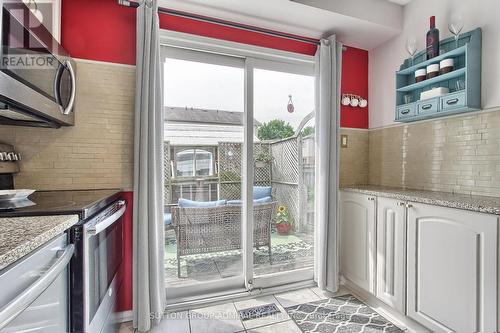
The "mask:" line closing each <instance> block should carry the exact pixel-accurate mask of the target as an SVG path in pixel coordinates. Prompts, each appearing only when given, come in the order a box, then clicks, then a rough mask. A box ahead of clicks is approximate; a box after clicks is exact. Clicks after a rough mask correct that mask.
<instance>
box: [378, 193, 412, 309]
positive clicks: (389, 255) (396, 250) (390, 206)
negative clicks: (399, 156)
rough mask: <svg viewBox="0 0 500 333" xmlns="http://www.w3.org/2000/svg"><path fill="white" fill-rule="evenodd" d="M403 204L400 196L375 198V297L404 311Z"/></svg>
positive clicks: (404, 242) (404, 239)
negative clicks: (396, 197)
mask: <svg viewBox="0 0 500 333" xmlns="http://www.w3.org/2000/svg"><path fill="white" fill-rule="evenodd" d="M405 271H406V208H405V207H404V202H402V201H400V200H394V199H388V198H380V197H379V198H377V297H378V298H379V299H380V300H382V301H383V302H385V303H386V304H388V305H390V306H391V307H393V308H395V309H396V310H398V311H399V312H401V313H404V311H405V300H406V297H405V280H406V278H405V277H406V274H405V273H406V272H405Z"/></svg>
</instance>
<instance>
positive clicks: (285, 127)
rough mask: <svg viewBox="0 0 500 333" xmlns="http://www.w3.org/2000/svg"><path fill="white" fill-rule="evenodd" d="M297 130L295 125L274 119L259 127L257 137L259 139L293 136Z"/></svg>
mask: <svg viewBox="0 0 500 333" xmlns="http://www.w3.org/2000/svg"><path fill="white" fill-rule="evenodd" d="M294 134H295V131H294V130H293V127H292V126H291V125H290V124H289V123H287V122H285V121H284V120H280V119H273V120H271V121H269V122H267V123H263V124H262V125H260V126H259V128H258V129H257V137H258V138H259V140H262V141H264V140H276V139H285V138H289V137H291V136H293V135H294Z"/></svg>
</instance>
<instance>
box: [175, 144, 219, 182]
mask: <svg viewBox="0 0 500 333" xmlns="http://www.w3.org/2000/svg"><path fill="white" fill-rule="evenodd" d="M174 161H175V177H197V176H213V175H214V152H213V149H211V148H207V149H202V148H193V149H183V150H178V151H177V152H176V153H175V160H174Z"/></svg>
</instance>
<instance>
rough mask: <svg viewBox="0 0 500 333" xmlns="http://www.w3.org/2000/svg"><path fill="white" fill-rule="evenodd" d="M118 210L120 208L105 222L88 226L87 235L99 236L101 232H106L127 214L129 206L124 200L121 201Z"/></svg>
mask: <svg viewBox="0 0 500 333" xmlns="http://www.w3.org/2000/svg"><path fill="white" fill-rule="evenodd" d="M117 208H119V209H118V210H117V211H116V212H115V213H113V215H111V216H108V217H107V218H105V219H104V220H102V221H100V222H98V223H89V224H88V225H87V226H86V228H85V229H86V231H87V234H89V235H92V236H94V235H97V234H98V233H100V232H101V231H104V230H106V229H107V228H108V227H109V226H110V225H112V224H113V223H115V222H116V221H118V219H119V218H120V217H122V215H123V214H124V213H125V209H126V208H127V205H126V204H125V201H124V200H119V201H118V202H117Z"/></svg>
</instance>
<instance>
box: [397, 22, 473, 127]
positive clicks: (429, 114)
mask: <svg viewBox="0 0 500 333" xmlns="http://www.w3.org/2000/svg"><path fill="white" fill-rule="evenodd" d="M481 43H482V41H481V29H480V28H477V29H475V30H472V31H469V32H466V33H463V34H460V38H459V40H458V46H457V44H456V43H455V39H454V38H453V37H451V38H447V39H444V40H442V41H441V42H440V49H441V50H443V51H444V52H443V51H442V52H443V53H442V54H440V55H439V56H437V57H434V58H432V59H429V60H427V59H426V53H425V50H424V51H420V52H419V53H417V54H416V55H415V56H414V57H413V60H411V59H406V60H405V62H404V63H403V64H402V65H401V66H400V69H399V71H397V72H396V117H395V121H398V122H411V121H417V120H422V119H428V118H435V117H441V116H446V115H450V114H457V113H463V112H470V111H474V110H479V109H480V108H481ZM448 58H452V59H453V61H454V70H453V71H451V72H449V73H446V74H442V75H439V76H436V77H434V78H431V79H427V80H424V81H422V82H415V71H416V70H418V69H421V68H426V67H427V66H428V65H431V64H439V62H440V61H441V60H443V59H448ZM459 81H460V83H461V84H457V82H459ZM437 87H444V88H448V90H449V93H447V94H445V95H441V96H438V97H434V98H431V99H426V100H420V94H421V93H422V92H424V91H427V90H430V89H433V88H437ZM459 88H460V89H459ZM405 101H409V103H405Z"/></svg>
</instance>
